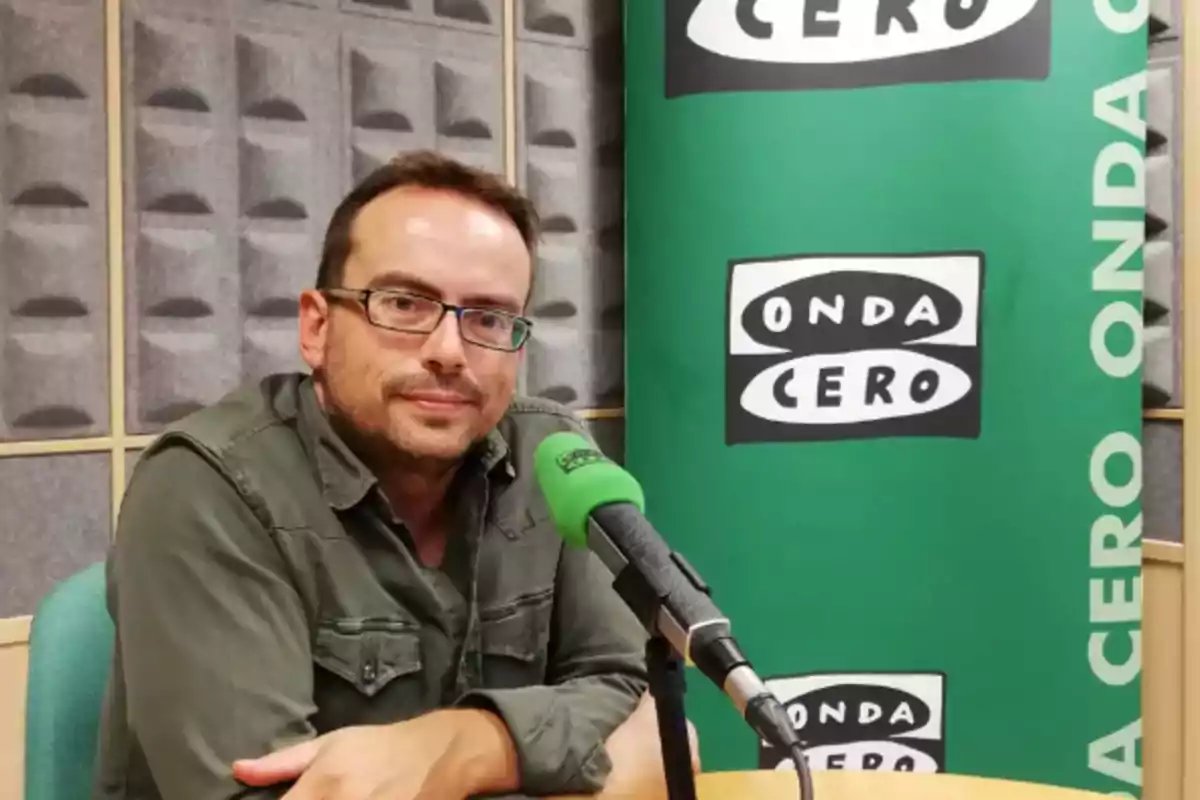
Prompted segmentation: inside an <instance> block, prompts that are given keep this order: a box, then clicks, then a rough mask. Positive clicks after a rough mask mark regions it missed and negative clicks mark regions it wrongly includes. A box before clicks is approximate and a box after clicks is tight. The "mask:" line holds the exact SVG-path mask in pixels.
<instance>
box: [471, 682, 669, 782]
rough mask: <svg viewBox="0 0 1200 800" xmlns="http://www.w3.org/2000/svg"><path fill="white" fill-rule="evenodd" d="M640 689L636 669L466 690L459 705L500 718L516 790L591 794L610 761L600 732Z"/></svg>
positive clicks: (618, 719)
mask: <svg viewBox="0 0 1200 800" xmlns="http://www.w3.org/2000/svg"><path fill="white" fill-rule="evenodd" d="M644 691H645V681H644V679H643V678H642V676H641V675H640V673H636V672H629V673H622V672H614V673H610V674H601V675H593V676H588V677H586V678H584V677H581V678H574V679H572V680H569V681H566V682H564V683H562V684H558V685H551V686H527V687H521V688H516V689H500V690H490V691H489V690H484V691H478V692H472V693H471V694H469V695H467V696H466V697H464V698H463V700H462V701H461V705H462V706H465V707H469V708H481V709H485V710H488V711H492V712H494V713H495V714H496V716H498V717H499V718H500V719H502V720H503V721H504V724H505V727H506V728H507V730H508V733H509V735H510V737H511V740H512V742H513V746H514V748H515V752H516V756H517V768H518V771H519V773H520V781H519V786H520V790H521V791H523V792H528V793H530V794H534V795H552V794H572V793H574V794H594V793H595V792H597V791H599V790H600V789H601V788H602V787H603V785H604V783H605V781H606V779H607V777H608V774H609V772H610V770H611V767H612V765H611V762H610V759H609V756H608V752H607V750H606V749H605V747H604V741H605V738H606V737H607V736H608V735H610V734H611V733H612V732H613V731H614V730H615V729H616V728H617V727H618V726H619V725H621V724H622V723H623V722H625V721H626V720H627V719H628V718H629V716H630V714H631V713H632V712H633V710H634V708H635V707H636V706H637V702H638V698H639V697H640V696H641V695H642V693H643V692H644Z"/></svg>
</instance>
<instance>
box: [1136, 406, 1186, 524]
mask: <svg viewBox="0 0 1200 800" xmlns="http://www.w3.org/2000/svg"><path fill="white" fill-rule="evenodd" d="M1182 434H1183V429H1182V425H1181V424H1180V423H1178V422H1165V421H1164V422H1147V423H1146V424H1145V425H1144V426H1143V428H1142V469H1143V473H1142V521H1143V524H1142V536H1143V537H1144V538H1146V539H1160V540H1163V541H1167V542H1178V541H1181V538H1182V535H1183V478H1182V475H1183V435H1182Z"/></svg>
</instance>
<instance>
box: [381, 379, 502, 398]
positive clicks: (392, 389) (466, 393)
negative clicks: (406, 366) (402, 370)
mask: <svg viewBox="0 0 1200 800" xmlns="http://www.w3.org/2000/svg"><path fill="white" fill-rule="evenodd" d="M383 392H384V394H385V395H386V396H388V397H393V396H395V395H404V394H411V393H413V392H451V393H453V394H456V395H459V396H460V397H462V398H463V399H465V400H466V401H467V402H470V403H480V402H482V401H483V390H481V389H480V388H479V386H478V385H477V384H476V383H475V382H474V381H472V380H470V379H469V378H464V377H461V376H456V377H443V378H439V377H438V376H436V375H428V374H426V375H395V376H392V377H390V378H388V379H387V380H386V381H385V382H384V384H383Z"/></svg>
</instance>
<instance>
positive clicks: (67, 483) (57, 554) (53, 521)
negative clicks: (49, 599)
mask: <svg viewBox="0 0 1200 800" xmlns="http://www.w3.org/2000/svg"><path fill="white" fill-rule="evenodd" d="M111 498H112V490H111V487H110V486H109V458H108V454H107V453H85V454H77V455H61V456H58V455H56V456H26V457H20V458H0V507H3V509H4V524H3V525H0V618H4V617H14V616H23V615H26V614H32V613H33V611H34V608H35V607H36V606H37V603H38V601H40V600H41V598H42V595H44V594H45V593H46V592H47V591H48V590H49V589H50V587H52V586H53V585H54V584H55V583H57V582H58V581H60V580H63V579H64V578H67V577H69V576H70V575H72V574H73V573H75V572H76V571H77V570H79V569H82V568H83V567H85V566H87V565H88V564H91V563H93V562H95V561H100V560H102V559H103V558H104V556H105V553H106V551H107V548H108V542H109V527H110V526H109V519H110V514H111V505H112V500H111Z"/></svg>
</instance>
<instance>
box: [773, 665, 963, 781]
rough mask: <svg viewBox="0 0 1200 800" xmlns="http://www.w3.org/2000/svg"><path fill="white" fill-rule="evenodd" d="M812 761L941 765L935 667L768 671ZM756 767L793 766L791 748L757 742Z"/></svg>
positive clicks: (859, 766) (919, 767)
mask: <svg viewBox="0 0 1200 800" xmlns="http://www.w3.org/2000/svg"><path fill="white" fill-rule="evenodd" d="M766 683H767V687H768V688H769V689H770V690H771V691H772V692H773V693H774V694H775V696H776V697H778V698H779V701H780V702H781V703H782V704H783V707H784V709H785V710H786V711H787V714H788V717H789V718H790V719H791V722H792V727H793V728H795V730H796V733H797V734H798V735H799V736H800V740H801V741H802V742H803V743H804V747H805V753H806V755H807V756H808V763H809V765H810V766H811V767H812V768H813V769H846V770H863V771H865V770H878V771H880V772H944V771H945V769H946V741H945V691H946V677H945V675H943V674H941V673H846V674H819V675H800V676H795V677H782V678H773V679H771V680H768V681H766ZM758 765H759V768H760V769H788V770H790V769H794V766H795V765H794V764H793V763H792V759H791V757H790V755H789V754H787V753H785V752H782V751H778V750H776V749H775V748H773V747H772V746H771V745H769V744H767V743H766V742H765V741H761V740H760V742H759V750H758Z"/></svg>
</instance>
